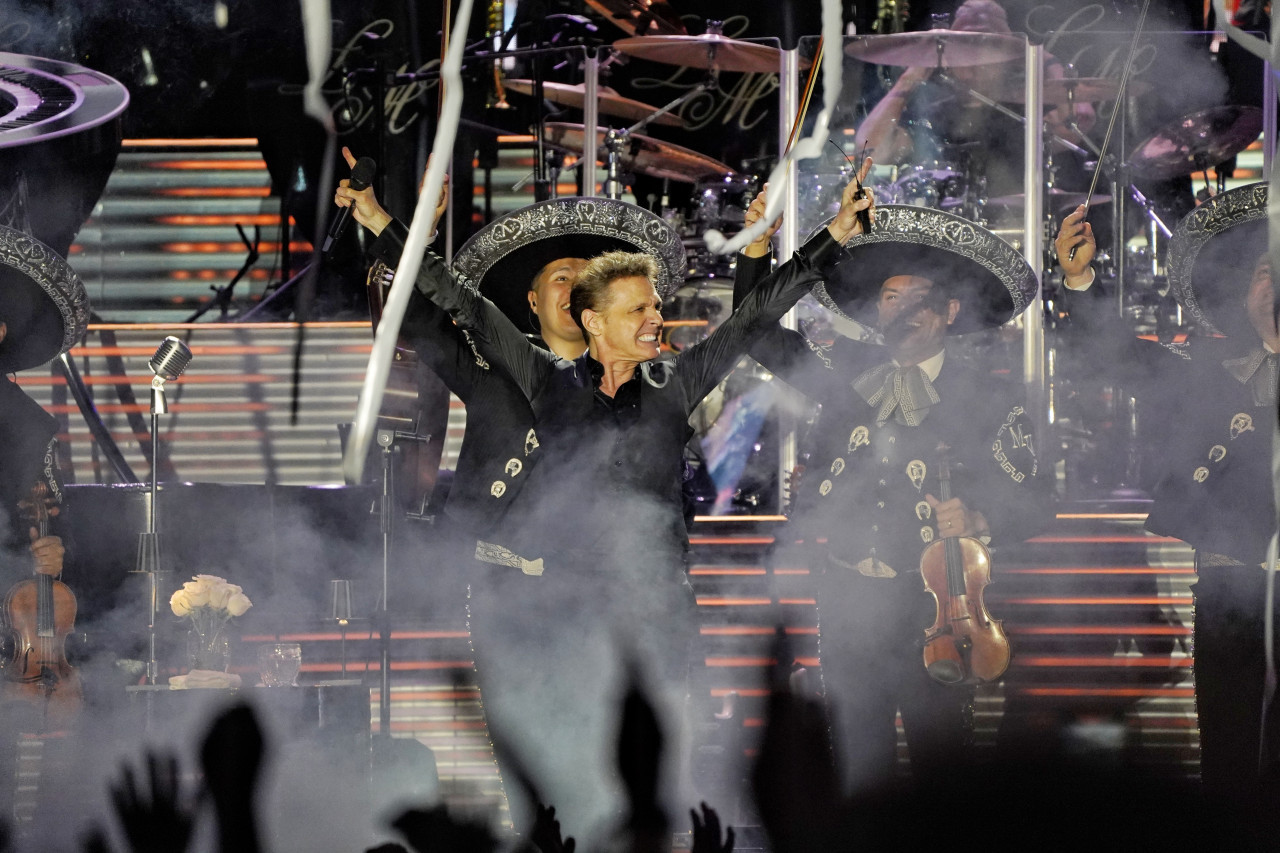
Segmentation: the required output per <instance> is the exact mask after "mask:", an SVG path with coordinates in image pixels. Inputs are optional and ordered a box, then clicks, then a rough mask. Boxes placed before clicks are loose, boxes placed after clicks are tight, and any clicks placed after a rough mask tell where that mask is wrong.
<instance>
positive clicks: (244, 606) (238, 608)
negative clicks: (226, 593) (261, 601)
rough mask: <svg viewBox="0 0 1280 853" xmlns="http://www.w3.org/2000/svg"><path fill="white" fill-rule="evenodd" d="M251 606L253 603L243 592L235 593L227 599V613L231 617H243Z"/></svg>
mask: <svg viewBox="0 0 1280 853" xmlns="http://www.w3.org/2000/svg"><path fill="white" fill-rule="evenodd" d="M252 606H253V602H252V601H250V600H249V596H247V595H245V594H244V593H243V592H237V593H235V594H233V595H232V596H231V597H230V598H228V599H227V612H228V613H230V614H231V615H232V616H243V615H244V612H245V611H246V610H248V609H249V608H250V607H252Z"/></svg>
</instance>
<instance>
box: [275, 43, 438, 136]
mask: <svg viewBox="0 0 1280 853" xmlns="http://www.w3.org/2000/svg"><path fill="white" fill-rule="evenodd" d="M395 29H396V25H395V23H394V22H393V21H390V20H387V19H386V18H378V19H377V20H374V21H370V22H369V23H368V24H365V25H364V26H363V27H361V29H360V31H359V32H357V33H356V34H355V35H353V36H352V37H351V38H350V39H348V40H347V43H346V44H344V45H343V46H342V47H341V48H339V49H338V50H337V51H335V52H334V55H333V59H332V60H331V61H330V63H329V70H328V73H327V74H326V75H325V78H324V81H323V83H322V84H321V86H320V91H321V92H322V93H323V94H324V95H325V98H326V100H328V101H329V102H330V103H331V104H332V105H333V106H332V108H331V110H332V114H333V120H334V125H335V127H337V129H338V133H339V134H347V133H351V132H352V131H354V130H356V129H358V128H360V127H363V126H364V125H366V124H368V123H369V122H371V121H373V117H374V114H375V104H374V103H373V97H374V93H373V91H372V90H371V89H369V88H367V87H365V86H363V85H360V86H354V87H352V89H351V91H350V92H347V91H346V90H345V89H344V87H343V81H342V76H343V69H344V68H345V67H346V65H347V64H348V63H349V62H351V64H359V59H358V57H357V58H355V59H354V60H353V59H351V55H352V54H353V52H354V51H355V50H356V48H357V46H358V45H359V44H360V43H361V42H362V41H364V40H365V36H366V35H373V36H376V37H377V38H379V39H382V40H386V39H389V38H390V37H391V34H392V33H393V32H395ZM439 65H440V60H439V59H438V58H437V59H432V60H430V61H428V62H424V63H423V64H422V65H421V66H419V67H418V68H417V69H416V71H419V72H422V71H431V70H433V69H435V68H437V67H439ZM412 70H415V69H410V68H409V66H408V64H407V63H405V64H402V65H401V66H400V67H399V68H397V69H396V70H395V73H397V74H405V73H409V72H410V71H412ZM439 82H440V81H439V80H437V79H435V78H431V79H427V80H417V81H414V82H412V83H401V84H400V85H397V86H391V87H389V88H388V89H387V90H386V96H385V98H384V99H383V111H384V113H385V114H386V120H387V133H389V134H391V135H393V136H398V135H401V134H403V133H404V132H405V131H407V130H408V129H409V128H411V127H413V125H414V124H416V123H417V121H418V120H419V119H420V118H422V116H423V115H424V114H425V113H426V109H425V108H424V106H423V104H424V103H426V101H425V100H424V99H420V98H419V96H420V95H421V94H422V93H423V92H426V91H428V90H431V89H434V88H436V86H437V85H438V84H439ZM301 91H302V87H301V86H297V85H294V84H285V85H283V86H281V87H280V93H281V94H297V93H299V92H301Z"/></svg>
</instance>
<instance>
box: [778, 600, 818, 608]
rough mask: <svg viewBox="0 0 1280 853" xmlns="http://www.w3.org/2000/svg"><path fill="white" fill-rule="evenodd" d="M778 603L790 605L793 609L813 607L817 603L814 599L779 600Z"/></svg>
mask: <svg viewBox="0 0 1280 853" xmlns="http://www.w3.org/2000/svg"><path fill="white" fill-rule="evenodd" d="M778 603H779V604H782V605H790V606H795V607H805V606H810V607H812V606H814V605H816V604H817V603H818V599H816V598H779V599H778Z"/></svg>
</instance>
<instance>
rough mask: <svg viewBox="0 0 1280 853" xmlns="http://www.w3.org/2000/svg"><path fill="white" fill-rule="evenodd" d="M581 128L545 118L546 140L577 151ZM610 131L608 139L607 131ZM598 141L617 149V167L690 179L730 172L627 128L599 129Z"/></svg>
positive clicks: (727, 169)
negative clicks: (546, 120)
mask: <svg viewBox="0 0 1280 853" xmlns="http://www.w3.org/2000/svg"><path fill="white" fill-rule="evenodd" d="M585 130H586V129H585V128H584V127H583V126H582V125H580V124H565V123H561V122H548V123H547V126H546V131H547V144H548V145H552V146H555V147H557V148H562V149H564V150H566V151H570V152H572V153H575V154H581V153H582V149H583V145H582V143H583V139H584V136H585ZM610 134H613V136H612V139H610V138H609V135H610ZM597 139H598V140H599V142H600V144H602V145H604V144H612V145H614V146H615V147H616V149H617V153H618V167H619V170H620V171H621V170H626V171H634V172H638V173H640V174H642V175H649V176H651V177H657V178H670V179H671V180H673V181H682V182H684V183H694V182H696V181H698V180H700V179H704V178H712V177H716V176H720V175H725V174H729V173H731V172H732V171H733V170H732V169H730V168H729V167H728V166H727V165H725V164H724V163H721V162H720V161H718V160H713V159H712V158H710V157H707V156H706V155H704V154H699V153H698V152H696V151H692V150H690V149H688V148H684V147H682V146H680V145H676V144H675V143H672V142H664V141H663V140H660V139H654V138H653V137H650V136H644V135H642V134H639V133H633V132H631V131H630V130H629V129H628V130H599V131H597Z"/></svg>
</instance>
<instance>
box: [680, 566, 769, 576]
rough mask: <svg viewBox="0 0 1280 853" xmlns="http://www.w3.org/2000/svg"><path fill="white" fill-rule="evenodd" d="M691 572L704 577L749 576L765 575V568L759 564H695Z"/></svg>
mask: <svg viewBox="0 0 1280 853" xmlns="http://www.w3.org/2000/svg"><path fill="white" fill-rule="evenodd" d="M689 574H691V575H699V576H704V577H706V576H713V575H734V576H748V575H763V574H765V570H764V569H762V568H759V567H757V566H716V567H713V566H694V567H693V568H691V569H689Z"/></svg>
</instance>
